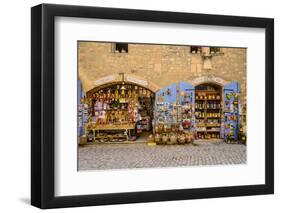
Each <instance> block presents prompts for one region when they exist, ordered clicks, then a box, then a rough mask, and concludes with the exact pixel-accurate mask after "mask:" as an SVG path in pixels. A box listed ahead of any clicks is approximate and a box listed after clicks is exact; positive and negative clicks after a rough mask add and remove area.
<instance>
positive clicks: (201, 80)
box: [191, 75, 229, 88]
mask: <svg viewBox="0 0 281 213" xmlns="http://www.w3.org/2000/svg"><path fill="white" fill-rule="evenodd" d="M205 83H211V84H217V85H219V86H221V87H222V88H223V87H224V85H226V84H227V83H229V81H226V80H224V79H222V78H221V77H218V76H215V75H207V76H202V77H198V78H195V79H193V80H192V81H191V84H192V85H193V86H198V85H200V84H205Z"/></svg>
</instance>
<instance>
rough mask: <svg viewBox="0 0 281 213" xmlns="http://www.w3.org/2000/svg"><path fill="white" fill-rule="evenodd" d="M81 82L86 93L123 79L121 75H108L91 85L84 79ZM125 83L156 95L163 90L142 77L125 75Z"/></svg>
mask: <svg viewBox="0 0 281 213" xmlns="http://www.w3.org/2000/svg"><path fill="white" fill-rule="evenodd" d="M80 80H81V81H82V85H83V91H84V92H85V93H86V92H88V91H90V90H92V89H94V88H96V87H100V86H102V85H104V84H112V83H118V82H122V77H121V75H119V74H113V75H107V76H104V77H101V78H99V79H97V80H95V81H94V82H91V83H89V82H84V81H83V79H80ZM124 82H125V83H133V84H137V85H139V86H142V87H144V88H147V89H149V90H150V91H152V92H154V93H155V92H156V91H157V90H159V89H160V88H161V87H160V86H158V85H157V84H156V83H154V82H151V81H148V80H147V79H145V78H142V77H140V76H136V75H131V74H125V75H124Z"/></svg>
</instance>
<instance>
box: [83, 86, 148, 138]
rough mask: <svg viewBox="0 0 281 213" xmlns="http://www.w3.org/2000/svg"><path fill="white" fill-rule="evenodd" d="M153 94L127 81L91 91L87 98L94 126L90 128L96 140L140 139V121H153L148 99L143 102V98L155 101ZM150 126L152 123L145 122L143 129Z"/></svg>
mask: <svg viewBox="0 0 281 213" xmlns="http://www.w3.org/2000/svg"><path fill="white" fill-rule="evenodd" d="M152 96H153V94H152V92H151V91H149V90H148V89H145V88H143V87H140V86H138V85H134V84H125V83H120V84H113V85H108V86H107V85H104V86H103V87H102V88H95V89H93V90H91V91H89V92H88V93H87V97H88V99H89V100H90V103H91V116H92V119H91V122H92V125H90V126H91V127H90V128H89V129H88V131H89V132H90V133H92V135H93V136H92V137H93V141H94V142H97V141H99V142H121V141H127V140H136V136H137V135H136V133H137V132H136V124H137V122H139V121H141V122H143V121H148V122H150V121H151V118H150V116H151V115H152V113H151V112H150V111H151V109H149V107H148V106H146V104H145V101H142V102H141V103H142V105H140V103H139V100H143V99H147V100H152V98H153V97H152ZM149 110H150V111H149ZM142 115H143V116H142ZM144 115H145V116H144ZM145 119H146V120H145ZM150 126H151V124H150V123H146V125H145V124H144V123H141V128H142V129H143V128H145V129H149V128H150Z"/></svg>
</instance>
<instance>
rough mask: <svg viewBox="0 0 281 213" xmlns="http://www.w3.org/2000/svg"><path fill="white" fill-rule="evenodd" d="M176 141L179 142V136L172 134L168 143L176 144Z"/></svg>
mask: <svg viewBox="0 0 281 213" xmlns="http://www.w3.org/2000/svg"><path fill="white" fill-rule="evenodd" d="M176 143H177V136H176V135H175V134H172V135H171V136H170V140H169V141H168V142H167V144H176Z"/></svg>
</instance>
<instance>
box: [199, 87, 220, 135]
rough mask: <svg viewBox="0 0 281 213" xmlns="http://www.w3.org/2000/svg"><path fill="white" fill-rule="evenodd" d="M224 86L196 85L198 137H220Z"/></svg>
mask: <svg viewBox="0 0 281 213" xmlns="http://www.w3.org/2000/svg"><path fill="white" fill-rule="evenodd" d="M222 119H223V114H222V87H221V86H219V85H216V84H211V83H204V84H200V85H198V86H196V87H195V122H196V137H197V139H204V140H210V139H220V138H221V134H220V132H221V121H222Z"/></svg>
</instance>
